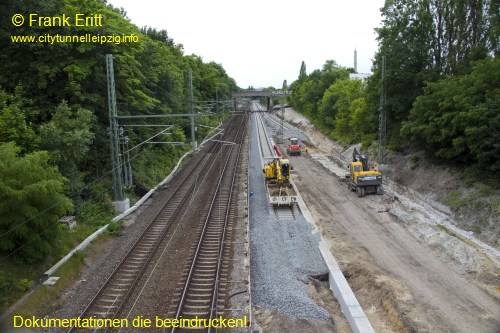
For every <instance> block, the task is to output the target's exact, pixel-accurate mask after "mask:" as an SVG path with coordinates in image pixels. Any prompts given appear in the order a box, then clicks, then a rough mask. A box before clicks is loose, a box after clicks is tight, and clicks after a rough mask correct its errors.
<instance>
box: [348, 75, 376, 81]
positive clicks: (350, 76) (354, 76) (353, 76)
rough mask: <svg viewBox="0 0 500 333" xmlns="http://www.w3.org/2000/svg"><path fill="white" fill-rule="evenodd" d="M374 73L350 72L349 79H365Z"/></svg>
mask: <svg viewBox="0 0 500 333" xmlns="http://www.w3.org/2000/svg"><path fill="white" fill-rule="evenodd" d="M371 75H372V73H350V74H349V79H350V80H363V79H366V78H368V77H369V76H371Z"/></svg>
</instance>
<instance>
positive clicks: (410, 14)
mask: <svg viewBox="0 0 500 333" xmlns="http://www.w3.org/2000/svg"><path fill="white" fill-rule="evenodd" d="M497 10H498V4H495V3H494V2H492V1H451V0H437V1H430V0H422V1H415V0H386V2H385V5H384V7H383V8H381V12H382V15H383V21H382V26H381V27H380V28H378V29H376V32H377V33H378V41H379V50H378V52H377V53H376V55H375V59H374V62H373V75H371V76H370V77H369V78H368V79H367V80H366V82H362V81H357V80H354V81H349V80H348V78H347V77H348V73H349V72H350V71H353V70H352V69H348V68H342V67H340V66H338V65H336V63H335V62H334V61H332V60H328V61H327V62H326V63H325V65H324V66H323V68H322V69H321V70H314V71H313V72H312V73H310V74H309V75H308V74H307V73H306V65H305V63H304V62H303V63H302V64H301V67H300V71H299V77H298V79H297V80H296V81H295V82H293V83H292V85H291V89H292V92H293V96H292V98H291V103H292V105H293V106H294V107H295V108H296V109H297V110H298V111H300V112H302V113H304V114H305V115H306V116H308V117H309V118H310V119H311V120H312V121H313V123H314V124H316V125H317V126H318V127H319V128H320V129H321V130H322V131H323V132H325V133H326V134H328V135H330V136H331V137H332V138H334V139H336V140H338V141H340V142H344V143H353V142H362V143H363V145H364V146H368V145H370V144H371V143H372V142H373V140H375V139H376V138H377V130H378V115H379V108H380V96H381V94H382V90H381V87H382V86H383V87H384V93H385V96H386V101H385V104H384V105H383V108H384V110H385V112H386V115H387V131H388V133H387V135H388V147H389V148H390V149H393V150H403V149H407V148H415V149H416V150H423V151H425V153H426V154H427V156H429V157H432V158H433V159H436V160H437V161H440V162H445V163H448V164H451V165H454V166H458V165H459V166H460V168H462V169H463V170H464V172H465V173H466V174H467V175H475V177H474V180H475V181H477V180H480V181H482V182H484V183H486V184H489V185H491V186H493V187H495V188H498V187H499V186H500V177H499V171H500V146H499V145H498V142H500V131H499V130H498V129H499V128H500V99H499V96H500V59H499V58H498V55H499V53H498V52H499V50H498V39H497V36H498V34H499V32H500V16H498V14H497ZM384 57H385V62H386V69H385V77H384V80H383V82H382V62H383V58H384Z"/></svg>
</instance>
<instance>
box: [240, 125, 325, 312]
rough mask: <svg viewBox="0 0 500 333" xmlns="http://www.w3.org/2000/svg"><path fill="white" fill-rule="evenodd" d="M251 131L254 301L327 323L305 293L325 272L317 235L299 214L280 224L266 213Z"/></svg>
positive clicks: (251, 242)
mask: <svg viewBox="0 0 500 333" xmlns="http://www.w3.org/2000/svg"><path fill="white" fill-rule="evenodd" d="M251 125H252V129H251V130H250V131H249V132H250V142H251V145H250V165H249V191H250V192H253V195H252V197H251V198H250V250H251V274H252V300H253V302H254V303H256V304H258V305H259V306H260V307H262V308H269V309H272V310H277V311H279V312H281V313H283V314H284V315H286V316H289V317H292V318H297V319H320V320H325V321H329V320H330V316H329V314H328V313H327V312H326V311H325V310H324V309H323V308H322V307H320V306H319V305H317V304H316V303H315V302H314V301H313V300H312V299H310V298H309V296H308V294H307V281H308V276H309V275H317V274H322V273H325V272H327V267H326V265H325V264H324V262H323V259H322V257H321V254H320V252H319V249H318V243H319V240H320V237H319V234H318V233H314V234H313V231H314V230H313V227H312V225H311V224H310V223H308V222H307V221H306V220H305V219H304V217H303V216H302V215H301V214H297V216H296V220H290V221H278V220H277V218H276V216H275V215H274V214H269V208H268V203H267V194H266V190H265V186H264V178H263V176H262V168H261V166H260V159H259V155H258V154H259V151H258V146H257V144H256V143H257V141H256V140H257V138H256V135H255V129H253V126H254V124H253V122H252V124H251Z"/></svg>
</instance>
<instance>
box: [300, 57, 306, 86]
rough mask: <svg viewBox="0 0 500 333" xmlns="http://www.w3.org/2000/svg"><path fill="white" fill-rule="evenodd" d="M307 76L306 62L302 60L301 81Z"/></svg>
mask: <svg viewBox="0 0 500 333" xmlns="http://www.w3.org/2000/svg"><path fill="white" fill-rule="evenodd" d="M306 78H307V71H306V63H305V62H304V61H302V63H301V64H300V71H299V82H303V81H304V80H305V79H306Z"/></svg>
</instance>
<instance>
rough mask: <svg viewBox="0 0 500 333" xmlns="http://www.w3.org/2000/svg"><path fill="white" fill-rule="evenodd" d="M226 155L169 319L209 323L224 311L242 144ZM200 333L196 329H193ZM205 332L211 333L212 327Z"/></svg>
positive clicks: (239, 137)
mask: <svg viewBox="0 0 500 333" xmlns="http://www.w3.org/2000/svg"><path fill="white" fill-rule="evenodd" d="M245 128H246V127H243V128H240V129H239V130H238V132H237V134H236V140H235V142H239V143H241V142H242V140H243V135H244V134H245V131H244V129H245ZM228 150H229V154H228V157H227V159H226V161H225V163H224V166H223V168H222V171H221V174H220V177H219V180H218V183H217V188H216V191H215V195H214V196H213V198H212V201H211V203H210V206H209V209H208V212H207V215H206V217H205V219H204V223H203V224H202V225H200V228H199V230H198V234H199V236H198V240H197V242H196V244H195V245H193V253H192V255H191V260H190V262H189V263H188V264H187V266H186V269H185V271H184V274H183V279H181V282H180V284H179V291H178V294H177V297H176V299H175V300H174V302H173V303H172V305H171V309H172V311H171V312H170V315H169V316H168V317H172V318H177V319H180V318H183V319H187V320H190V319H195V318H201V319H206V320H207V321H206V323H212V320H213V319H217V317H218V316H219V315H223V314H224V312H225V311H226V310H227V309H226V301H227V297H228V295H227V294H226V291H227V276H228V268H229V262H228V259H229V258H228V256H229V254H230V245H231V238H232V225H233V223H234V221H235V216H236V208H235V207H236V206H235V204H234V202H233V190H234V187H235V179H236V176H237V173H238V166H239V160H240V155H241V144H234V145H230V146H229V147H228ZM205 325H206V324H205ZM194 330H196V331H197V332H200V329H199V328H194ZM178 331H182V332H190V331H191V330H190V329H189V328H183V329H177V328H172V329H171V331H170V332H172V333H173V332H178ZM204 331H206V332H214V331H215V329H214V328H213V327H207V328H206V329H205V330H204Z"/></svg>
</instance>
